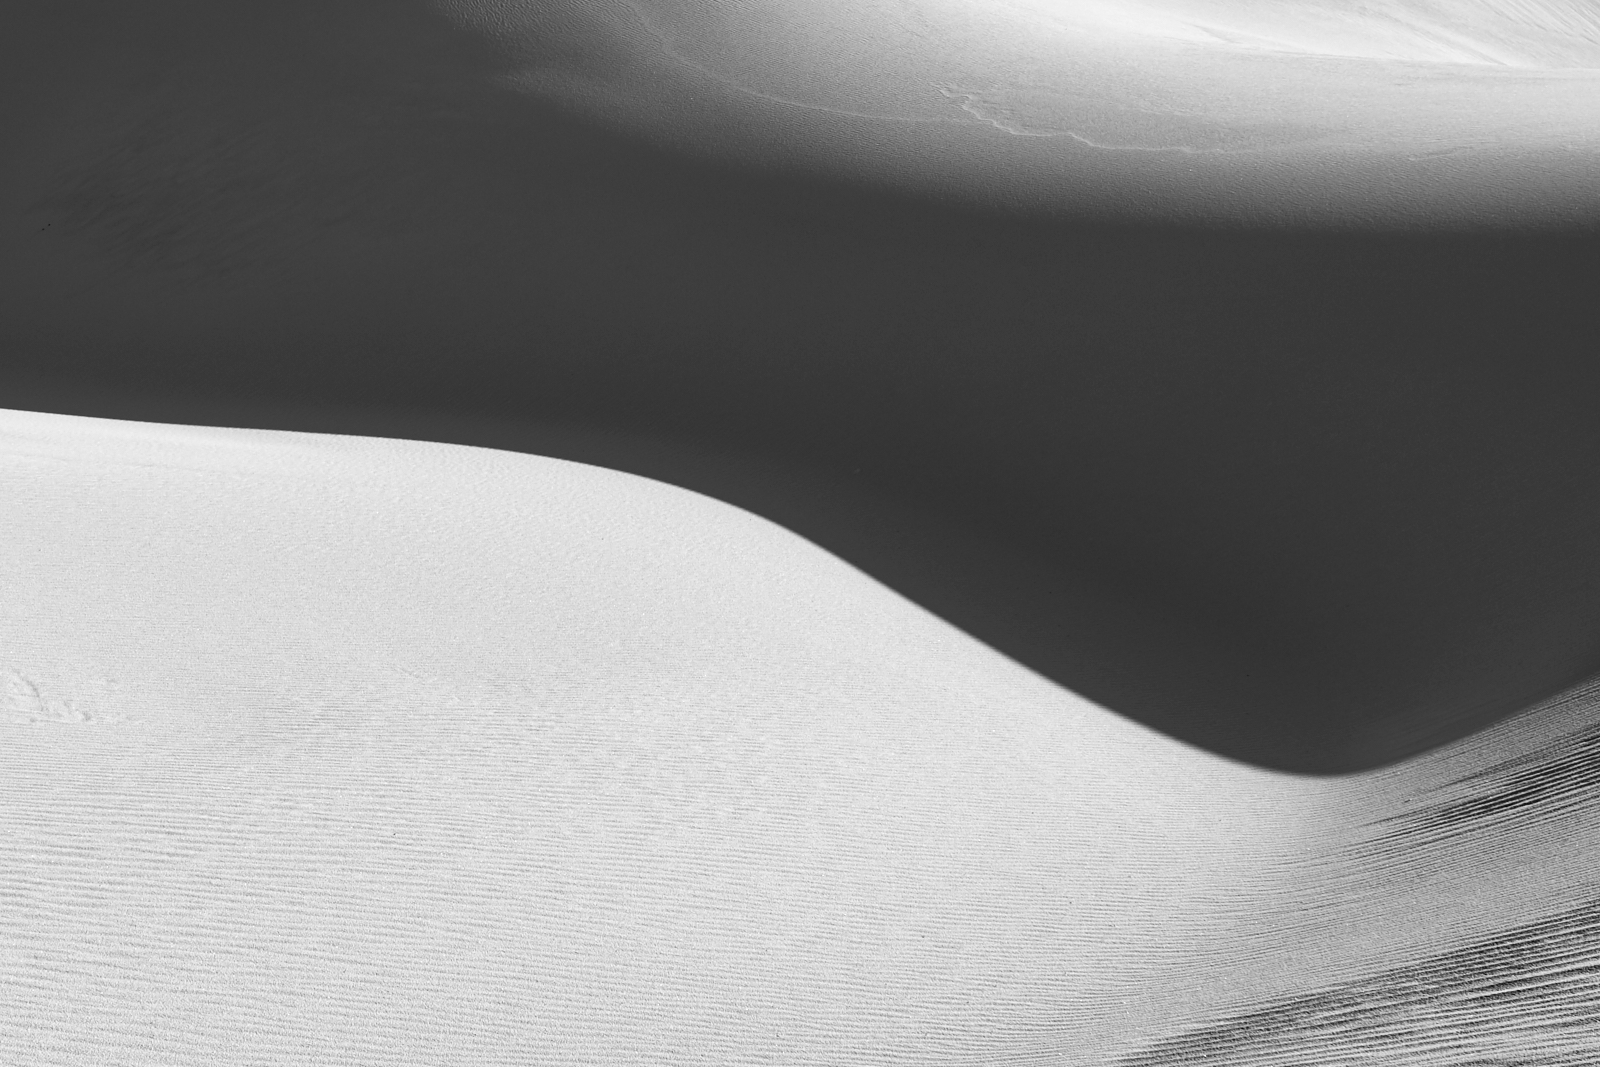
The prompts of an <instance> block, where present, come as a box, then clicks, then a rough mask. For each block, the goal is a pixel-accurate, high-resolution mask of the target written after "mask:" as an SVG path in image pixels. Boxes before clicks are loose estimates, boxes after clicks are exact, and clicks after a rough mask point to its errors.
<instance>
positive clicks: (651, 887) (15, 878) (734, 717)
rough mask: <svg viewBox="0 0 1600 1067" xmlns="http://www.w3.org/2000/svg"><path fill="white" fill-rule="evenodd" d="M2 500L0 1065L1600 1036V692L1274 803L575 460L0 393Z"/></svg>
mask: <svg viewBox="0 0 1600 1067" xmlns="http://www.w3.org/2000/svg"><path fill="white" fill-rule="evenodd" d="M0 491H3V494H4V497H5V499H6V500H7V502H8V508H7V521H6V525H5V530H4V533H3V535H0V582H3V586H4V588H5V590H6V602H7V610H6V611H5V612H4V614H3V615H0V686H3V689H0V813H3V815H0V893H3V894H4V900H5V906H4V908H0V961H3V963H0V1062H4V1063H7V1064H26V1065H28V1067H88V1065H95V1067H100V1065H106V1064H117V1065H119V1067H191V1065H193V1067H202V1065H203V1067H245V1065H250V1067H276V1065H284V1067H289V1065H293V1067H307V1065H320V1064H327V1065H330V1067H332V1065H334V1064H337V1065H339V1067H368V1065H386V1067H387V1065H395V1067H399V1065H408V1067H409V1065H415V1064H434V1063H437V1064H447V1063H451V1064H453V1063H474V1064H502V1063H503V1064H529V1063H562V1064H574V1065H576V1064H594V1065H597V1067H599V1065H612V1064H619V1063H637V1064H645V1063H650V1064H668V1063H685V1062H707V1063H719V1064H723V1063H726V1064H745V1063H761V1062H774V1061H778V1062H783V1063H789V1064H796V1065H800V1064H817V1065H823V1064H837V1063H841V1062H848V1063H853V1064H862V1065H868V1067H874V1065H887V1064H904V1063H917V1064H970V1065H978V1064H992V1063H996V1062H1006V1063H1018V1064H1023V1063H1027V1064H1040V1065H1043V1064H1054V1065H1059V1064H1071V1065H1079V1064H1082V1065H1086V1067H1091V1065H1094V1067H1098V1065H1108V1067H1109V1065H1112V1064H1117V1063H1127V1064H1138V1065H1153V1064H1161V1065H1177V1064H1188V1063H1213V1062H1216V1063H1221V1062H1227V1063H1232V1064H1246V1065H1258V1064H1261V1065H1265V1064H1290V1063H1293V1064H1304V1063H1310V1062H1318V1063H1327V1062H1346V1061H1345V1060H1340V1059H1337V1058H1330V1056H1336V1055H1346V1054H1348V1056H1349V1057H1355V1058H1352V1059H1349V1060H1348V1062H1358V1061H1359V1057H1362V1056H1364V1057H1367V1058H1369V1059H1370V1058H1373V1057H1376V1058H1378V1059H1379V1060H1383V1061H1386V1062H1388V1061H1393V1060H1394V1059H1395V1058H1396V1057H1401V1056H1403V1057H1404V1059H1405V1062H1407V1063H1408V1064H1418V1065H1422V1067H1464V1065H1466V1064H1468V1063H1478V1064H1481V1063H1484V1062H1491V1061H1493V1057H1495V1056H1500V1057H1502V1058H1504V1057H1511V1058H1512V1059H1514V1060H1515V1061H1516V1062H1519V1063H1528V1062H1532V1063H1539V1064H1567V1063H1578V1062H1582V1057H1583V1056H1584V1055H1592V1054H1593V1053H1594V1051H1595V1050H1596V1049H1597V1048H1600V1045H1597V1042H1596V1036H1597V1034H1596V1029H1595V1026H1594V1019H1593V1014H1592V1007H1593V995H1594V993H1595V991H1596V990H1595V985H1594V978H1593V972H1594V960H1595V952H1596V942H1595V937H1594V929H1595V925H1594V918H1593V912H1594V907H1595V903H1594V902H1595V900H1596V899H1597V897H1600V876H1597V872H1596V870H1595V868H1594V865H1593V863H1592V862H1591V860H1592V850H1593V848H1594V847H1595V846H1596V845H1597V844H1600V840H1597V834H1600V806H1597V802H1596V800H1595V792H1594V785H1595V782H1596V779H1597V777H1600V770H1597V761H1596V759H1595V751H1596V749H1595V733H1594V724H1595V707H1596V703H1595V700H1596V698H1595V695H1594V693H1593V692H1592V691H1591V690H1580V691H1577V692H1575V693H1573V694H1570V695H1568V696H1567V697H1565V698H1563V699H1562V700H1558V701H1555V702H1552V703H1551V704H1549V705H1547V706H1545V707H1542V708H1540V709H1535V710H1534V711H1533V712H1531V713H1530V714H1529V715H1527V716H1524V717H1521V718H1519V719H1517V720H1514V721H1512V722H1509V723H1506V724H1503V725H1502V726H1499V727H1496V728H1495V729H1494V730H1491V731H1489V732H1487V733H1484V734H1480V735H1477V736H1475V737H1473V738H1471V739H1468V740H1467V741H1465V742H1463V743H1461V744H1457V745H1453V746H1449V747H1446V748H1444V749H1441V750H1439V751H1437V752H1434V753H1432V754H1430V755H1428V756H1426V757H1424V758H1422V759H1419V760H1414V761H1410V762H1407V763H1404V764H1400V765H1397V766H1395V767H1392V768H1389V769H1387V770H1385V771H1382V772H1376V773H1373V774H1366V775H1358V776H1354V777H1348V778H1340V779H1315V778H1299V777H1293V776H1287V775H1279V774H1274V773H1271V772H1266V771H1261V770H1257V769H1254V768H1250V767H1247V766H1244V765H1241V764H1238V763H1234V762H1231V761H1227V760H1223V759H1220V758H1217V757H1215V756H1211V755H1209V754H1206V753H1203V752H1201V751H1199V750H1196V749H1193V748H1190V747H1188V746H1185V745H1183V744H1180V743H1178V742H1175V741H1173V740H1171V739H1169V738H1165V737H1163V736H1161V735H1159V734H1156V733H1154V732H1152V731H1149V730H1146V729H1144V728H1143V727H1139V726H1137V725H1134V724H1132V723H1130V722H1128V721H1126V720H1125V719H1123V718H1121V717H1119V716H1116V715H1114V714H1111V713H1108V712H1106V711H1104V710H1102V709H1100V708H1098V707H1096V706H1094V705H1092V704H1089V703H1087V702H1085V701H1083V700H1080V699H1078V698H1075V697H1073V696H1071V695H1070V694H1068V693H1066V692H1064V691H1063V690H1061V689H1059V688H1058V687H1055V686H1053V685H1050V684H1048V683H1046V682H1044V681H1042V680H1040V679H1038V678H1037V677H1035V676H1033V675H1032V674H1030V673H1029V672H1027V671H1026V670H1024V669H1022V668H1020V667H1018V666H1016V665H1015V664H1013V663H1011V662H1009V661H1008V660H1006V659H1005V658H1003V657H1001V656H999V655H997V654H995V653H994V652H992V651H990V650H988V649H986V648H985V647H983V646H982V645H980V644H978V643H977V642H975V641H973V640H971V639H970V638H968V637H966V636H965V635H963V634H961V633H960V632H959V631H957V630H955V629H953V628H952V627H950V626H948V625H946V624H944V623H942V622H940V621H938V620H936V619H934V618H933V617H931V616H929V615H928V614H927V613H926V612H924V611H922V610H920V609H918V608H916V607H915V606H913V605H911V604H910V603H908V602H906V601H905V600H903V599H901V598H899V597H897V596H895V595H894V594H892V593H890V592H888V591H887V590H885V589H884V588H883V587H881V586H879V585H877V584H876V583H874V582H873V581H872V580H870V579H869V578H867V577H865V576H864V575H862V574H861V573H859V572H857V571H855V570H853V569H852V568H850V567H849V566H847V565H845V564H844V563H842V562H841V561H839V560H838V559H835V558H833V557H831V556H829V555H828V554H827V553H825V552H822V551H821V550H819V549H817V548H816V547H814V546H813V545H810V544H808V543H807V542H805V541H804V540H802V539H800V538H798V537H796V536H794V535H793V534H790V533H788V532H787V531H785V530H783V529H781V528H779V527H776V526H775V525H773V524H771V523H769V522H766V521H764V520H762V519H759V518H757V517H755V516H752V515H750V514H747V513H744V512H741V511H739V510H738V509H735V508H732V507H729V506H727V505H725V504H721V503H718V502H716V501H713V500H710V499H708V498H705V497H701V496H698V495H696V494H693V493H689V492H685V491H683V490H679V489H674V488H672V487H669V486H665V485H662V484H659V483H655V482H652V481H649V480H646V479H640V478H636V477H632V476H628V475H623V474H618V473H615V472H610V471H605V470H601V469H598V468H593V467H586V466H583V465H580V464H572V463H565V462H561V461H556V460H550V459H541V458H537V457H532V456H522V455H514V454H510V453H503V452H496V451H492V450H485V449H471V448H460V447H454V446H443V445H431V444H422V443H414V442H397V441H382V440H376V439H366V438H350V437H322V436H314V435H301V434H285V433H266V432H245V431H225V430H199V429H191V428H185V427H174V426H156V425H149V424H134V423H121V422H108V421H99V420H91V419H76V418H65V417H56V416H41V415H34V414H27V413H21V412H6V413H4V414H3V417H0ZM1419 989H1423V990H1427V991H1430V992H1429V993H1428V995H1426V996H1423V995H1421V994H1420V993H1419V992H1418V990H1419ZM1469 1018H1470V1020H1471V1025H1470V1026H1462V1020H1463V1019H1469Z"/></svg>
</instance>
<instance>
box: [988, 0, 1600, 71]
mask: <svg viewBox="0 0 1600 1067" xmlns="http://www.w3.org/2000/svg"><path fill="white" fill-rule="evenodd" d="M1003 2H1006V3H1009V4H1010V5H1011V6H1015V7H1017V8H1019V9H1023V10H1029V11H1037V12H1039V13H1040V14H1042V15H1047V16H1056V17H1059V18H1061V19H1063V20H1067V21H1071V22H1078V23H1082V24H1084V25H1086V26H1103V27H1106V28H1108V29H1115V30H1118V31H1122V32H1127V33H1131V34H1136V35H1137V34H1146V35H1150V36H1154V37H1165V38H1171V39H1176V40H1185V41H1193V42H1198V43H1204V44H1222V45H1232V46H1235V47H1239V48H1245V49H1259V50H1262V51H1268V52H1287V53H1295V54H1299V55H1306V56H1344V57H1349V58H1358V59H1388V60H1403V61H1409V62H1419V63H1449V64H1465V65H1488V66H1501V67H1517V68H1523V69H1530V70H1537V69H1556V70H1561V69H1584V68H1593V67H1600V12H1597V11H1596V9H1595V7H1594V5H1592V4H1589V3H1586V2H1584V0H1388V2H1378V3H1351V2H1349V0H1300V2H1297V3H1275V2H1272V0H1129V2H1128V3H1116V4H1113V3H1107V2H1102V0H1003Z"/></svg>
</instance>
